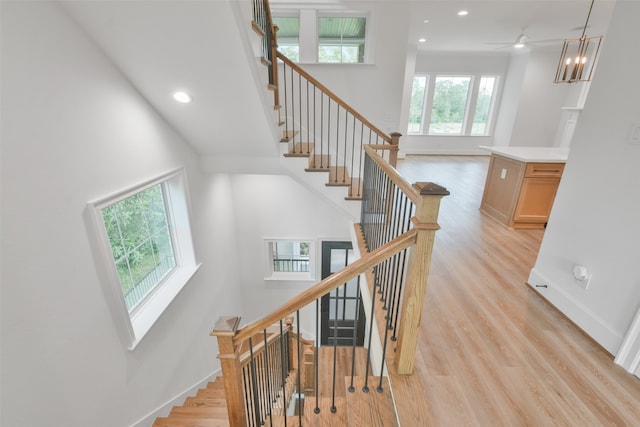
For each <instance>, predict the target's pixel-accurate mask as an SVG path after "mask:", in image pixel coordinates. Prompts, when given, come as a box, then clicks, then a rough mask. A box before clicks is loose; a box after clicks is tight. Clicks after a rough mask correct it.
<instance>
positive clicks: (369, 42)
mask: <svg viewBox="0 0 640 427" xmlns="http://www.w3.org/2000/svg"><path fill="white" fill-rule="evenodd" d="M272 16H273V17H282V18H290V17H298V18H299V21H298V25H299V27H298V61H294V62H297V63H299V64H323V65H351V66H353V65H362V64H372V63H373V61H374V58H373V56H374V55H373V54H374V50H373V48H372V46H373V44H374V42H375V41H374V40H373V37H374V32H373V30H372V28H373V25H374V20H373V14H372V13H371V12H369V11H361V10H335V9H323V8H322V9H318V8H315V7H302V8H296V9H292V8H290V7H288V8H272ZM320 18H364V19H365V36H364V52H363V55H364V56H363V61H362V62H320V61H319V60H318V49H319V43H318V36H319V19H320ZM278 41H279V40H278ZM285 44H286V43H285Z"/></svg>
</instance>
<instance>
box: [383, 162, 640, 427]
mask: <svg viewBox="0 0 640 427" xmlns="http://www.w3.org/2000/svg"><path fill="white" fill-rule="evenodd" d="M488 163H489V161H488V157H483V156H456V157H450V156H409V157H407V159H406V160H400V161H399V164H398V170H399V171H400V172H401V173H402V174H403V176H405V177H406V178H407V180H408V181H409V182H416V181H433V182H436V183H437V184H440V185H443V186H445V187H446V188H447V189H449V190H450V191H451V195H450V196H448V197H445V198H444V199H443V201H442V204H441V211H440V220H439V223H440V225H441V227H442V229H441V230H439V231H438V232H437V233H436V235H437V237H436V243H435V247H434V255H433V262H432V267H431V275H430V278H429V282H428V290H427V302H426V304H425V306H424V309H423V312H422V324H421V327H420V342H419V349H418V352H417V355H416V364H415V373H414V375H412V376H405V377H398V376H392V378H391V381H392V388H393V392H394V395H395V399H396V404H397V405H398V412H399V413H400V421H401V425H402V426H403V427H422V426H601V425H607V426H640V379H638V378H636V377H634V376H632V375H630V374H628V373H627V372H625V371H624V370H623V369H622V368H620V367H618V366H617V365H614V363H613V357H612V356H611V355H610V354H608V353H607V352H605V351H604V350H603V349H602V348H601V347H599V346H598V345H597V344H595V343H594V342H592V341H591V340H590V339H589V338H587V337H586V336H585V335H584V334H583V333H582V332H581V331H580V330H579V329H578V328H576V327H575V326H574V325H572V324H571V323H570V322H569V321H567V320H566V319H565V318H564V317H563V316H562V315H561V314H559V313H558V312H557V311H556V310H555V309H554V308H552V307H551V306H550V305H549V304H548V303H546V302H545V301H544V300H543V299H542V298H541V297H540V296H538V294H537V293H536V292H535V291H533V290H532V289H530V288H529V287H528V286H527V285H526V284H525V282H526V280H527V277H528V275H529V271H530V270H531V268H532V267H533V265H534V263H535V259H536V255H537V251H538V248H539V246H540V243H541V241H542V237H543V235H544V231H543V230H509V229H507V228H505V227H504V226H503V225H501V224H499V223H497V222H495V221H494V220H492V219H491V218H489V217H487V216H486V215H484V214H482V213H481V212H480V211H479V206H480V200H481V197H482V190H483V186H484V181H485V177H486V172H487V167H488ZM392 371H393V369H392Z"/></svg>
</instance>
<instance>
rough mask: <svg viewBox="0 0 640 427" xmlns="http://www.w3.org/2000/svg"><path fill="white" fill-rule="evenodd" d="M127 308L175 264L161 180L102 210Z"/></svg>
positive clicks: (149, 290)
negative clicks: (159, 182)
mask: <svg viewBox="0 0 640 427" xmlns="http://www.w3.org/2000/svg"><path fill="white" fill-rule="evenodd" d="M102 218H103V221H104V224H105V228H106V230H107V235H108V237H109V244H110V245H111V251H112V254H113V259H114V262H115V265H116V268H117V270H118V277H119V279H120V286H121V287H122V293H123V294H124V296H125V302H126V304H127V309H128V310H129V312H131V311H132V310H133V309H134V308H135V307H136V306H137V305H138V304H139V303H140V302H141V301H142V300H143V299H144V298H145V297H146V295H148V294H149V293H150V292H151V291H152V290H153V289H154V288H155V286H157V285H158V284H159V283H160V282H161V281H162V279H163V278H164V277H165V276H166V275H167V274H168V273H169V272H170V271H171V270H172V269H173V268H174V267H175V266H176V261H175V255H174V251H173V245H172V241H171V234H170V230H169V222H168V218H167V209H166V206H165V198H164V192H163V188H162V184H158V185H155V186H153V187H151V188H148V189H146V190H144V191H142V192H140V193H137V194H134V195H133V196H131V197H128V198H126V199H124V200H122V201H119V202H117V203H114V204H113V205H111V206H108V207H106V208H104V209H103V210H102Z"/></svg>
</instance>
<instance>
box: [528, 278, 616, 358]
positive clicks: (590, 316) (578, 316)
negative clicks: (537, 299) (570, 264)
mask: <svg viewBox="0 0 640 427" xmlns="http://www.w3.org/2000/svg"><path fill="white" fill-rule="evenodd" d="M527 282H528V284H529V286H531V288H533V289H534V290H535V291H536V292H538V293H539V294H540V295H542V296H543V297H544V298H545V299H546V300H547V301H549V303H551V304H552V305H553V306H555V307H556V308H557V309H558V310H560V311H561V312H562V313H563V314H564V315H565V316H567V317H568V318H569V319H570V320H571V321H572V322H574V323H575V324H576V326H578V327H579V328H580V329H582V330H583V331H584V332H585V333H586V334H587V335H589V336H590V337H591V338H593V339H594V340H595V341H596V342H597V343H598V344H600V345H601V346H602V347H604V348H605V350H607V351H608V352H609V353H611V354H612V355H615V354H616V352H617V351H618V347H619V346H620V343H621V342H622V336H620V334H618V333H617V332H616V331H614V330H613V329H612V328H611V327H610V326H609V325H607V324H606V323H605V322H604V321H603V320H602V319H600V318H599V317H598V316H596V315H595V314H594V313H593V312H592V311H591V310H589V309H588V308H587V307H585V306H584V305H582V304H580V302H578V301H576V300H575V299H574V298H572V297H571V295H569V294H567V293H566V292H565V291H564V290H562V288H561V287H560V286H558V285H557V284H554V283H553V282H552V281H551V280H549V279H548V278H547V277H545V276H544V275H543V274H542V273H541V272H540V271H539V270H537V269H536V268H533V269H532V270H531V273H530V274H529V280H528V281H527ZM544 285H546V287H541V286H544Z"/></svg>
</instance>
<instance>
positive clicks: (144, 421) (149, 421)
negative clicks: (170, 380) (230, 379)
mask: <svg viewBox="0 0 640 427" xmlns="http://www.w3.org/2000/svg"><path fill="white" fill-rule="evenodd" d="M219 375H222V372H221V371H220V369H217V370H215V371H214V372H213V373H211V374H209V375H207V377H205V378H204V379H202V380H200V381H198V382H197V383H196V384H194V385H192V386H191V387H189V388H188V389H186V390H185V391H183V392H182V393H180V394H178V395H177V396H175V397H174V398H173V399H171V400H169V401H168V402H166V403H164V404H163V405H160V406H159V407H157V408H156V409H155V410H153V411H151V412H150V413H149V414H147V415H145V416H144V417H142V418H141V419H140V420H138V421H136V422H135V423H133V424H131V426H130V427H151V426H152V425H153V422H154V421H155V419H156V418H158V417H166V416H167V414H169V412H170V411H171V408H173V407H174V406H179V405H182V404H183V403H184V400H185V399H186V398H187V397H189V396H192V395H195V394H196V392H197V391H198V389H200V388H203V387H205V386H206V385H207V383H208V382H209V381H213V380H214V379H215V378H216V377H217V376H219Z"/></svg>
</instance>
